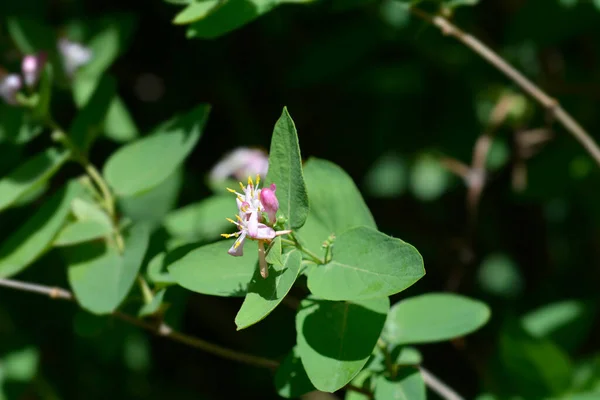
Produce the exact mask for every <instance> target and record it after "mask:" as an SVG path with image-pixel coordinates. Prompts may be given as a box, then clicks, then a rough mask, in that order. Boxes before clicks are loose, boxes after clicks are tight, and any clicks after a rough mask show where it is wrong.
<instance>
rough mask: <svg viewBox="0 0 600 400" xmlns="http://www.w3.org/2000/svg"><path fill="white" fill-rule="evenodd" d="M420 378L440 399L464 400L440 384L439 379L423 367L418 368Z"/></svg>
mask: <svg viewBox="0 0 600 400" xmlns="http://www.w3.org/2000/svg"><path fill="white" fill-rule="evenodd" d="M419 370H420V371H421V376H422V377H423V381H425V385H427V386H428V387H429V388H430V389H431V390H433V391H434V392H435V393H437V394H438V395H439V396H440V397H441V398H442V399H445V400H464V399H463V398H462V397H461V396H460V395H459V394H458V393H456V392H455V391H454V390H453V389H452V388H451V387H449V386H448V385H446V384H445V383H444V382H442V381H441V380H440V379H439V378H437V377H436V376H435V375H433V374H432V373H431V372H429V371H428V370H426V369H425V368H423V367H419Z"/></svg>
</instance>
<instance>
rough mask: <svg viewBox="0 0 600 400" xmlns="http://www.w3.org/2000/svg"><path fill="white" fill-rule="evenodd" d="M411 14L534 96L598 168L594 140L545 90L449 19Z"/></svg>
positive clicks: (416, 10)
mask: <svg viewBox="0 0 600 400" xmlns="http://www.w3.org/2000/svg"><path fill="white" fill-rule="evenodd" d="M411 12H412V13H413V14H414V15H415V16H417V17H419V18H421V19H422V20H424V21H426V22H428V23H429V24H431V25H434V26H436V27H437V28H438V29H439V30H440V31H441V32H442V34H444V35H446V36H452V37H454V38H455V39H457V40H458V41H459V42H461V43H463V44H464V45H465V46H467V47H468V48H470V49H471V50H473V51H474V52H475V53H477V54H479V55H480V56H481V57H482V58H483V59H485V60H486V61H487V62H489V63H490V64H492V65H493V66H494V67H496V69H498V70H499V71H501V72H502V73H503V74H504V75H506V76H507V77H508V78H510V79H511V80H512V81H513V82H515V83H516V84H517V85H519V86H520V87H521V89H522V90H523V91H525V92H526V93H527V94H529V95H530V96H531V97H533V98H534V99H535V100H536V101H537V102H538V103H540V104H541V105H542V106H543V107H544V108H546V110H547V111H548V112H549V113H550V114H551V115H552V116H553V117H554V118H555V119H556V120H557V121H559V122H560V123H561V124H562V126H563V127H564V128H565V129H566V130H567V131H568V132H569V133H571V134H572V135H573V136H574V137H575V139H577V140H578V141H579V143H580V144H581V145H582V146H583V147H584V149H585V150H586V151H587V152H588V153H589V154H590V155H591V156H592V158H593V159H594V160H595V161H596V163H597V164H598V165H600V147H598V145H597V144H596V142H594V139H592V137H591V136H590V135H589V133H587V132H586V131H585V129H583V127H582V126H581V125H579V123H578V122H577V121H575V119H574V118H573V117H572V116H571V115H570V114H569V113H567V112H566V111H565V110H564V109H563V108H562V106H561V105H560V103H558V101H557V100H555V99H554V98H552V97H550V96H548V95H547V94H546V93H545V92H544V91H542V90H541V89H540V88H539V87H537V86H536V85H535V84H534V83H533V82H531V81H530V80H529V79H527V78H526V77H525V76H524V75H523V74H522V73H520V72H519V71H517V70H516V69H515V68H514V67H513V66H511V65H510V64H509V63H507V62H506V61H505V60H504V59H503V58H502V57H500V56H499V55H498V54H496V53H495V52H494V51H492V50H491V49H490V48H489V47H487V46H486V45H485V44H483V43H482V42H481V41H480V40H479V39H477V38H475V37H474V36H472V35H470V34H468V33H466V32H463V31H462V30H461V29H460V28H458V27H457V26H455V25H454V24H452V23H451V22H450V21H449V20H448V19H446V18H444V17H443V16H440V15H435V16H434V15H430V14H428V13H426V12H425V11H423V10H421V9H419V8H415V7H413V8H411Z"/></svg>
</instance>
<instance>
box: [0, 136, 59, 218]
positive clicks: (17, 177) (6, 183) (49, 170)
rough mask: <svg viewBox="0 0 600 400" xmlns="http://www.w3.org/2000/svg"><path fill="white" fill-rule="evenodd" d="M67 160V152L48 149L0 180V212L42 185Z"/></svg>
mask: <svg viewBox="0 0 600 400" xmlns="http://www.w3.org/2000/svg"><path fill="white" fill-rule="evenodd" d="M68 159H69V152H68V151H62V150H58V149H55V148H49V149H46V150H45V151H43V152H41V153H38V154H37V155H35V156H33V157H32V158H30V159H28V160H27V161H25V163H23V164H21V165H20V166H19V167H17V168H16V169H14V170H13V171H11V172H10V173H9V174H8V175H6V176H4V177H3V178H2V179H0V210H4V209H6V208H8V207H10V206H11V205H12V204H13V203H15V202H16V201H17V200H18V199H19V198H20V197H22V196H24V195H26V194H27V193H28V192H30V191H33V190H35V189H36V188H37V187H39V186H41V185H43V184H44V183H45V182H46V181H47V180H48V179H50V178H51V177H52V175H54V174H55V173H56V171H58V169H59V168H60V167H61V166H62V165H63V164H64V163H65V162H66V161H67V160H68Z"/></svg>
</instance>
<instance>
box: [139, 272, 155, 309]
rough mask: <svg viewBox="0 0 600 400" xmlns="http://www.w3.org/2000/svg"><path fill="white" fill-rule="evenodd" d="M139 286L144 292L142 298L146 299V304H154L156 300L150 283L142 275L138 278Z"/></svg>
mask: <svg viewBox="0 0 600 400" xmlns="http://www.w3.org/2000/svg"><path fill="white" fill-rule="evenodd" d="M137 280H138V284H139V285H140V289H141V290H142V296H143V297H144V304H150V303H152V300H153V299H154V295H153V294H152V290H150V286H148V282H146V280H145V279H144V277H143V276H142V275H138V277H137Z"/></svg>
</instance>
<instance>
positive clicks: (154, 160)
mask: <svg viewBox="0 0 600 400" xmlns="http://www.w3.org/2000/svg"><path fill="white" fill-rule="evenodd" d="M209 110H210V106H208V105H201V106H198V107H196V108H195V109H193V110H192V111H190V112H189V113H187V114H185V115H183V116H181V117H177V118H175V119H174V120H172V121H170V122H169V123H167V124H165V125H163V126H161V128H160V129H159V130H158V131H157V132H156V133H154V134H152V135H150V136H147V137H145V138H142V139H139V140H136V141H134V142H132V143H130V144H128V145H126V146H124V147H122V148H120V149H119V150H117V152H115V153H114V154H113V155H112V156H111V157H110V158H109V159H108V161H107V162H106V165H105V166H104V177H105V178H106V180H107V181H108V183H109V184H110V186H111V187H112V188H113V189H114V191H115V193H116V194H117V195H118V196H122V197H127V196H134V195H137V194H141V193H143V192H145V191H147V190H150V189H152V188H153V187H155V186H158V185H159V184H160V183H162V182H163V181H164V180H165V179H167V178H168V177H169V176H171V175H172V174H173V173H174V172H175V170H176V169H177V168H178V167H179V166H180V165H181V164H182V163H183V162H184V160H185V158H186V157H187V156H188V155H189V154H190V152H191V151H192V150H193V148H194V147H195V146H196V143H197V142H198V140H199V139H200V136H201V134H202V130H203V128H204V124H205V123H206V120H207V118H208V113H209Z"/></svg>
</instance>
